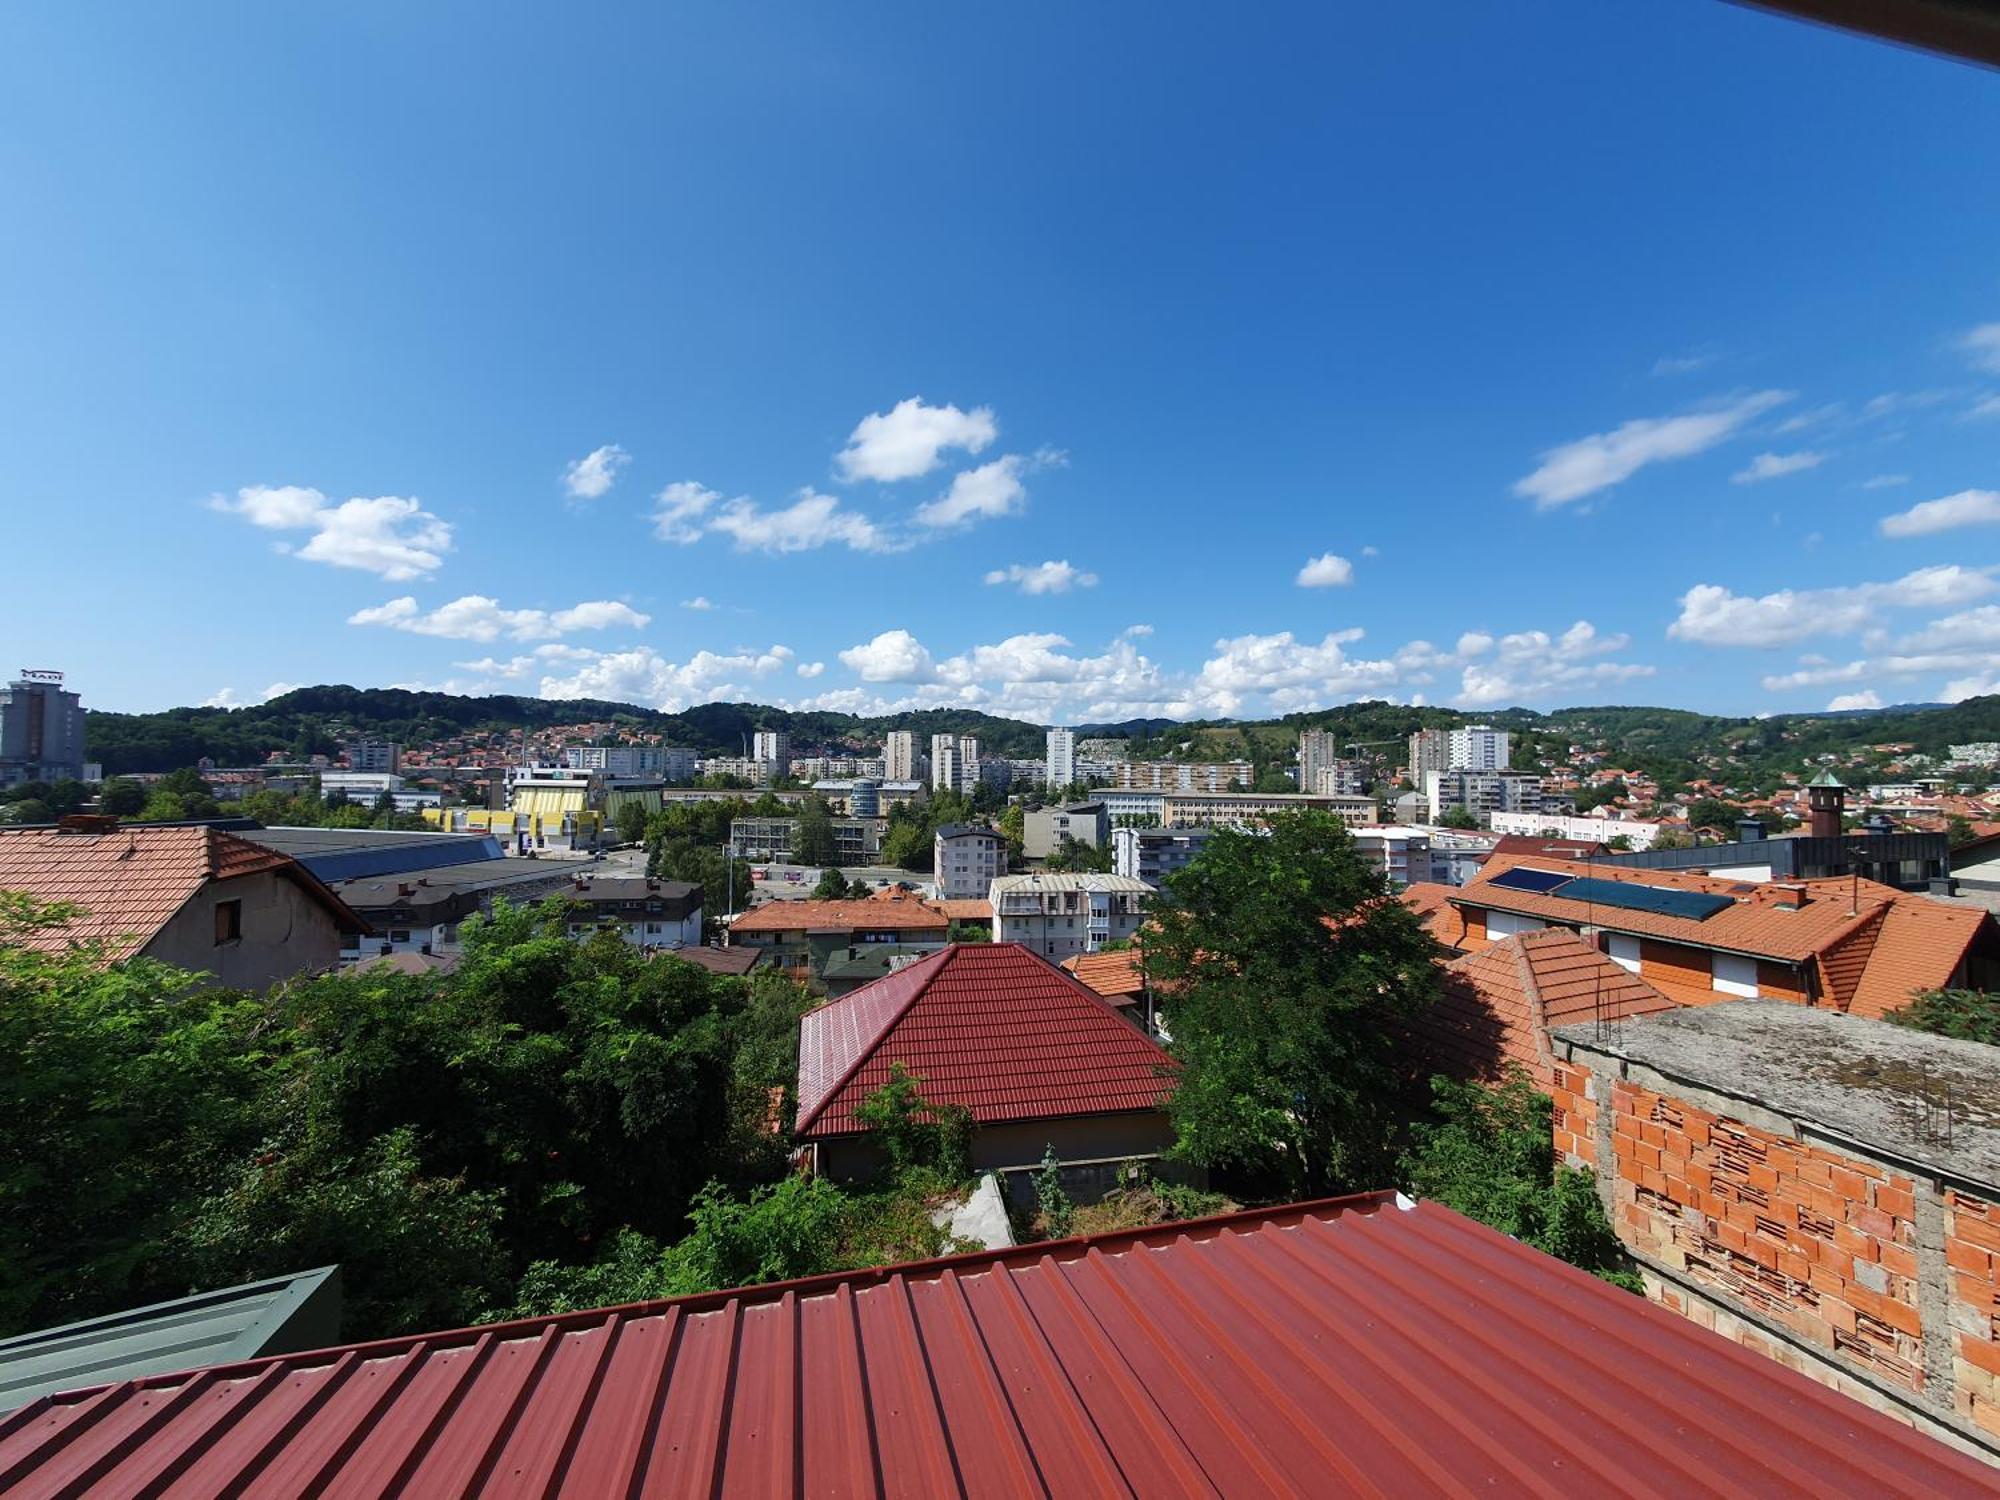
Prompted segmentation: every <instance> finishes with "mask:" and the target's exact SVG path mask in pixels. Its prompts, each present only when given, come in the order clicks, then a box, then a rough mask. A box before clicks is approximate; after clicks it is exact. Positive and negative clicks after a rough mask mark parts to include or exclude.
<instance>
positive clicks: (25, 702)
mask: <svg viewBox="0 0 2000 1500" xmlns="http://www.w3.org/2000/svg"><path fill="white" fill-rule="evenodd" d="M83 755H84V751H83V699H82V697H81V696H80V695H79V694H76V693H72V692H70V691H68V690H67V689H66V688H64V687H63V674H62V673H60V672H54V671H45V670H39V669H36V668H32V667H23V668H22V669H21V670H20V673H19V675H17V676H16V677H15V679H14V680H13V681H12V682H10V683H8V684H7V686H6V687H5V688H4V689H0V786H17V785H19V784H20V783H21V782H24V781H82V780H84V779H85V776H84V758H83Z"/></svg>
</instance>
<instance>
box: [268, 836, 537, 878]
mask: <svg viewBox="0 0 2000 1500" xmlns="http://www.w3.org/2000/svg"><path fill="white" fill-rule="evenodd" d="M243 837H244V838H246V839H248V840H249V841H250V842H251V843H253V844H260V845H262V846H263V847H264V848H266V849H275V850H276V851H277V852H278V853H280V854H289V855H290V856H291V857H292V858H293V859H296V860H297V861H298V862H299V863H300V864H302V865H304V866H305V867H306V868H307V869H308V870H310V871H312V872H313V874H315V875H317V876H318V877H319V878H320V879H321V880H324V881H327V882H328V883H329V884H331V883H332V882H334V881H336V880H367V879H370V878H375V877H380V876H384V875H398V874H403V875H407V874H409V873H410V872H411V871H413V870H436V869H444V868H447V867H449V866H452V865H463V864H470V863H474V862H477V861H483V860H496V859H499V858H500V857H501V856H502V854H503V853H504V852H505V851H503V850H502V849H501V847H500V840H499V839H497V838H495V837H494V836H493V835H492V834H490V833H416V832H411V831H407V830H403V829H395V830H388V829H377V828H251V829H248V830H245V832H244V834H243Z"/></svg>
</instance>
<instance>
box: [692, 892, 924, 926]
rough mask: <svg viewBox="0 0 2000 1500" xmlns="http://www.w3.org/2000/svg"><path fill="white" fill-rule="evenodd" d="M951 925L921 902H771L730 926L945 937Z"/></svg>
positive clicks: (746, 913)
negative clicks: (895, 932)
mask: <svg viewBox="0 0 2000 1500" xmlns="http://www.w3.org/2000/svg"><path fill="white" fill-rule="evenodd" d="M950 925H951V923H950V921H949V920H948V919H947V918H946V917H945V914H944V913H943V912H941V911H934V910H932V909H931V908H930V907H929V906H926V905H925V904H924V903H923V902H921V901H914V900H911V901H876V900H872V899H871V900H867V901H767V902H765V903H764V904H763V905H762V906H758V907H753V908H752V909H751V910H749V911H747V912H745V913H744V914H743V915H742V916H740V917H738V918H737V919H736V920H735V922H734V923H732V924H731V925H730V928H729V930H730V932H731V933H738V932H801V931H803V932H854V931H857V930H859V931H865V932H885V931H906V932H907V931H924V932H936V933H940V934H942V933H943V932H944V930H945V929H946V928H947V927H949V926H950Z"/></svg>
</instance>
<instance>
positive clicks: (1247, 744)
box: [87, 686, 2000, 779]
mask: <svg viewBox="0 0 2000 1500" xmlns="http://www.w3.org/2000/svg"><path fill="white" fill-rule="evenodd" d="M585 721H609V722H613V723H617V724H622V725H629V726H630V727H631V728H633V729H642V730H649V731H655V732H659V733H662V734H664V735H665V736H666V737H667V739H668V741H669V742H670V743H673V744H680V745H692V746H694V747H695V748H696V749H699V750H701V751H703V752H705V753H711V754H718V755H728V754H741V753H742V751H743V748H744V739H745V737H746V736H747V735H749V734H750V733H751V732H752V731H754V730H757V729H782V730H786V731H788V732H789V733H790V734H791V735H792V738H793V740H794V742H795V743H796V744H797V745H798V746H799V747H800V748H801V749H805V748H808V747H819V746H824V747H826V748H828V749H835V748H838V747H849V748H852V749H854V750H857V751H858V750H862V749H869V750H872V749H874V748H875V747H877V746H879V745H880V744H881V741H882V736H883V735H884V734H885V733H886V732H887V731H889V730H891V729H908V730H913V731H915V732H916V733H917V734H918V735H920V736H929V735H931V734H945V733H951V734H969V735H976V736H977V737H978V739H979V743H980V749H981V751H982V752H984V753H986V754H991V755H1003V756H1014V757H1023V758H1025V757H1034V756H1039V755H1041V754H1042V751H1043V738H1042V733H1043V731H1042V726H1040V725H1038V724H1030V723H1027V722H1026V721H1024V720H1021V719H1008V718H1001V717H998V716H996V715H993V714H985V713H979V712H976V711H974V710H970V709H950V708H937V709H923V710H919V711H916V712H911V713H902V714H893V715H889V716H886V717H878V718H861V717H857V716H855V715H853V714H841V713H799V712H794V711H792V710H789V709H782V708H769V707H765V706H762V705H759V704H755V703H705V704H702V705H701V706H699V707H697V708H691V709H688V710H686V711H684V712H680V713H662V712H660V711H658V710H655V709H649V708H641V707H639V706H637V705H635V704H630V703H607V702H603V701H600V700H596V699H588V698H582V699H578V698H570V699H560V700H555V699H545V698H523V697H516V696H506V695H498V696H491V697H482V698H467V697H459V696H456V695H454V694H450V693H422V692H409V691H406V690H404V689H401V688H352V687H339V686H328V687H309V688H299V689H296V690H295V691H293V692H289V693H285V694H282V695H281V696H279V697H276V698H272V699H271V700H269V701H268V702H265V703H260V704H257V705H256V706H255V707H251V708H234V709H223V708H175V709H168V710H166V711H164V712H161V713H151V714H118V713H92V714H90V715H89V722H88V728H87V734H88V738H89V745H90V756H91V759H93V760H100V761H102V762H103V763H104V769H105V771H106V773H107V774H112V775H117V774H120V773H124V772H129V771H171V770H177V769H179V768H181V767H183V766H191V765H193V764H194V763H195V762H196V761H198V760H200V759H201V758H202V757H203V756H207V757H209V758H210V759H212V760H214V761H215V762H216V763H217V764H218V765H245V764H254V763H256V762H258V761H261V760H263V759H264V758H265V756H266V755H268V754H269V753H270V752H271V751H273V750H279V751H284V752H287V753H292V754H299V755H306V754H312V753H315V752H324V753H332V752H334V751H335V750H337V749H338V748H339V744H340V740H341V737H342V736H344V735H348V734H355V733H366V734H370V735H375V736H378V737H382V738H388V739H394V740H398V741H400V742H402V743H404V744H421V743H424V742H427V741H431V740H437V739H447V738H451V737H453V736H455V735H459V734H462V733H465V732H467V731H478V730H490V729H513V728H529V729H534V728H543V727H547V726H550V725H557V724H575V723H581V722H585ZM1467 723H1482V724H1492V725H1494V726H1496V727H1498V728H1503V729H1511V730H1514V731H1515V732H1516V734H1517V735H1518V736H1519V737H1520V740H1521V744H1522V746H1523V748H1524V749H1525V751H1526V752H1527V756H1528V757H1533V756H1535V755H1538V754H1550V753H1553V754H1557V755H1558V756H1559V755H1560V753H1561V752H1563V751H1566V750H1567V748H1568V746H1569V745H1570V744H1572V743H1577V742H1581V743H1588V744H1601V745H1603V746H1604V747H1605V748H1606V749H1607V750H1608V751H1609V752H1611V753H1613V754H1615V755H1616V756H1617V757H1619V758H1620V759H1621V760H1623V761H1624V762H1625V763H1627V764H1628V765H1630V766H1631V767H1632V768H1633V769H1639V770H1649V771H1652V772H1653V773H1654V774H1660V773H1661V772H1665V773H1666V774H1667V776H1668V777H1669V778H1673V777H1674V776H1675V774H1676V768H1680V772H1681V773H1682V774H1685V771H1686V769H1687V768H1690V767H1696V766H1703V765H1712V764H1714V763H1716V762H1717V761H1720V762H1721V763H1724V764H1727V765H1730V766H1737V767H1742V768H1743V769H1744V770H1745V771H1746V772H1748V773H1749V774H1750V775H1751V777H1752V778H1753V779H1762V776H1763V775H1764V774H1766V773H1770V772H1774V771H1776V770H1778V769H1795V768H1796V767H1798V766H1799V765H1801V764H1803V763H1805V762H1806V761H1808V760H1811V759H1814V758H1816V757H1818V756H1820V755H1822V754H1829V753H1830V754H1833V755H1836V756H1839V757H1842V758H1843V759H1847V758H1849V757H1853V758H1854V760H1855V761H1856V762H1857V763H1863V762H1865V761H1866V760H1867V759H1868V757H1867V756H1866V755H1865V754H1864V752H1865V750H1866V747H1867V746H1870V745H1877V744H1885V743H1906V744H1912V745H1914V746H1916V748H1917V749H1918V750H1919V751H1922V752H1925V753H1929V754H1936V753H1938V752H1941V751H1942V750H1943V749H1944V747H1945V746H1946V745H1949V744H1955V743H1962V742H1965V741H1970V740H2000V697H1986V698H1968V699H1966V700H1965V701H1964V702H1962V703H1956V704H1951V705H1915V706H1910V707H1901V708H1887V709H1877V710H1870V711H1866V712H1853V713H1807V714H1786V715H1782V716H1776V717H1772V718H1762V719H1758V718H1729V717H1722V716H1717V715H1712V714H1699V713H1691V712H1688V711H1686V710H1682V709H1671V708H1626V707H1596V708H1565V709H1558V710H1555V711H1553V712H1549V713H1538V712H1535V711H1533V710H1530V709H1520V708H1510V709H1501V710H1498V711H1492V712H1487V713H1478V714H1473V713H1463V712H1460V711H1458V710H1455V709H1447V708H1413V707H1409V706H1406V705H1402V704H1394V703H1382V702H1372V701H1371V702H1365V703H1349V704H1343V705H1342V706H1340V707H1338V708H1332V709H1327V710H1324V711H1322V712H1318V713H1308V714H1290V715H1287V716H1286V717H1284V718H1282V719H1267V720H1258V721H1254V722H1240V721H1223V722H1197V723H1187V724H1178V723H1174V722H1172V721H1169V720H1163V719H1142V720H1132V721H1129V722H1127V723H1121V724H1101V725H1087V726H1080V727H1079V729H1078V733H1079V735H1090V734H1104V735H1117V736H1121V737H1124V738H1126V739H1128V740H1130V742H1131V747H1132V752H1133V754H1135V755H1137V756H1140V757H1142V758H1161V757H1168V756H1178V757H1181V758H1193V759H1203V760H1210V759H1213V760H1233V759H1247V760H1251V761H1254V762H1255V763H1256V764H1257V765H1258V766H1259V768H1260V769H1261V768H1266V767H1274V766H1282V765H1286V764H1289V763H1290V760H1291V756H1292V751H1293V748H1294V747H1295V746H1296V744H1297V742H1298V734H1299V731H1300V730H1302V729H1309V728H1312V729H1328V730H1331V731H1332V732H1333V733H1334V734H1335V735H1336V736H1337V737H1338V738H1339V740H1340V741H1341V743H1343V744H1348V743H1354V744H1360V745H1366V746H1371V747H1373V748H1374V749H1375V750H1377V751H1379V752H1380V753H1381V754H1382V755H1383V756H1384V757H1385V758H1388V759H1390V760H1391V761H1394V760H1396V759H1399V758H1400V757H1398V756H1397V754H1396V747H1397V742H1398V741H1400V740H1402V739H1405V738H1406V737H1407V736H1408V735H1409V734H1410V733H1412V732H1413V731H1414V730H1417V729H1423V728H1444V727H1449V726H1452V725H1455V724H1467ZM1523 758H1524V757H1522V756H1517V760H1519V759H1523Z"/></svg>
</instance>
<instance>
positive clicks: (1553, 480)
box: [1514, 391, 1792, 510]
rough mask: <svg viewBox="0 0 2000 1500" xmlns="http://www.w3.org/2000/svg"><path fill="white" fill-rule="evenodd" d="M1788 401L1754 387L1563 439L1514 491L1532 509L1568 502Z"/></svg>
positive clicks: (1686, 453)
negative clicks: (1721, 400)
mask: <svg viewBox="0 0 2000 1500" xmlns="http://www.w3.org/2000/svg"><path fill="white" fill-rule="evenodd" d="M1791 399H1792V395H1791V392H1789V391H1757V392H1755V393H1753V394H1751V395H1747V396H1739V397H1737V398H1736V399H1735V400H1733V401H1730V402H1728V403H1726V404H1724V405H1720V406H1715V407H1711V408H1707V409H1704V410H1701V411H1692V412H1683V413H1681V414H1680V415H1678V416H1672V417H1641V418H1638V419H1636V420H1634V421H1630V422H1626V423H1624V424H1623V425H1622V426H1619V427H1616V428H1613V429H1612V430H1611V431H1610V432H1598V433H1592V434H1591V435H1590V436H1588V437H1582V438H1578V439H1577V440H1576V441H1574V442H1570V443H1564V444H1562V445H1561V446H1560V447H1556V448H1551V449H1549V450H1548V451H1546V452H1545V453H1543V454H1542V461H1541V464H1540V465H1539V466H1538V467H1537V468H1536V469H1535V470H1534V472H1533V473H1531V474H1528V475H1527V476H1526V477H1524V478H1522V479H1520V480H1518V481H1517V482H1516V483H1515V485H1514V493H1515V494H1517V495H1520V496H1522V497H1523V498H1525V499H1530V500H1533V501H1534V502H1535V508H1536V509H1537V510H1553V509H1555V508H1556V507H1558V506H1562V505H1570V504H1573V503H1574V502H1576V501H1578V500H1582V499H1584V498H1586V497H1588V496H1590V495H1594V494H1596V493H1597V492H1598V491H1599V490H1603V489H1608V488H1610V487H1611V486H1612V485H1615V484H1620V483H1622V482H1624V481H1625V480H1627V479H1629V478H1631V477H1632V476H1633V475H1634V474H1636V473H1638V472H1639V470H1641V469H1643V468H1645V467H1646V466H1647V465H1648V464H1654V463H1665V462H1669V461H1671V460H1673V459H1677V458H1691V457H1693V456H1694V455H1695V454H1697V453H1705V452H1707V451H1708V450H1709V449H1710V448H1713V447H1715V446H1716V445H1717V444H1719V443H1723V442H1726V441H1727V440H1728V439H1730V438H1731V437H1733V436H1735V435H1736V433H1737V432H1738V431H1740V430H1741V429H1742V427H1743V426H1744V424H1745V423H1747V422H1749V421H1750V420H1752V419H1753V418H1755V417H1757V416H1760V415H1762V414H1763V413H1764V412H1767V411H1769V410H1770V409H1771V408H1772V407H1774V406H1778V405H1781V404H1783V403H1784V402H1786V401H1789V400H1791Z"/></svg>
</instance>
